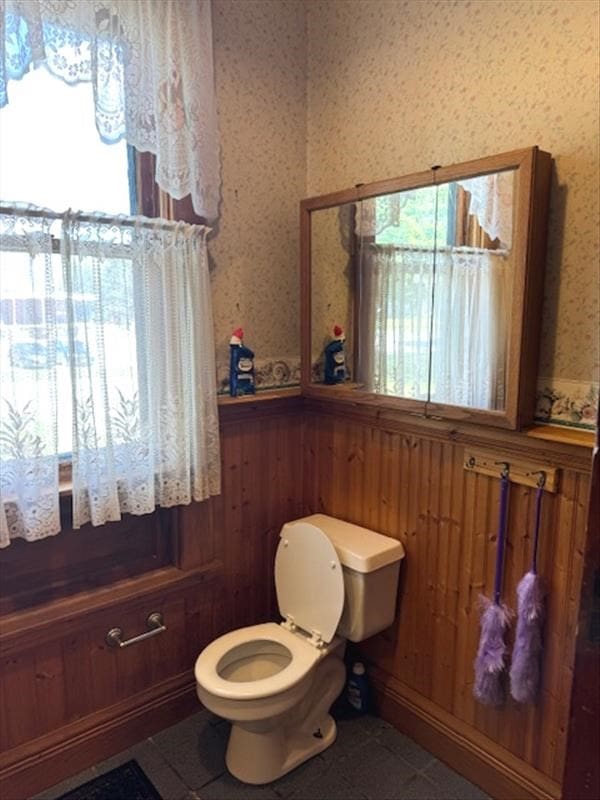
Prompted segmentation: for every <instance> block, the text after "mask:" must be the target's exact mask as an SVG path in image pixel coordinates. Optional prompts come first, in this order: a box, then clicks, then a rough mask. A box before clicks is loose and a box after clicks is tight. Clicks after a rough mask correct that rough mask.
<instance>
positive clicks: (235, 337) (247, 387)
mask: <svg viewBox="0 0 600 800" xmlns="http://www.w3.org/2000/svg"><path fill="white" fill-rule="evenodd" d="M229 352H230V358H229V394H230V395H231V396H232V397H238V396H239V395H243V394H254V393H255V392H256V386H255V383H254V353H253V352H252V350H250V348H249V347H245V346H244V331H243V330H242V329H241V328H236V329H235V330H234V332H233V333H232V334H231V339H230V340H229Z"/></svg>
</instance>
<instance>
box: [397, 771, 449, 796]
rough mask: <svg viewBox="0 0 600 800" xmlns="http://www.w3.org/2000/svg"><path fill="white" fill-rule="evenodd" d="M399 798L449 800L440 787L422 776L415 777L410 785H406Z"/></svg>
mask: <svg viewBox="0 0 600 800" xmlns="http://www.w3.org/2000/svg"><path fill="white" fill-rule="evenodd" d="M397 797H399V798H402V800H447V798H446V796H445V795H444V793H443V792H442V790H441V789H440V787H439V786H436V785H435V784H434V783H431V781H428V780H427V778H424V777H423V776H422V775H415V777H414V778H412V779H411V780H410V781H409V782H408V783H405V784H404V785H403V786H402V791H401V793H400V794H398V795H397Z"/></svg>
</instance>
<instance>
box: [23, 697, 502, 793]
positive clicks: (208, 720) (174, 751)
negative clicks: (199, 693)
mask: <svg viewBox="0 0 600 800" xmlns="http://www.w3.org/2000/svg"><path fill="white" fill-rule="evenodd" d="M228 732H229V726H228V724H227V723H225V722H223V721H222V720H219V719H217V718H216V717H213V716H212V715H211V714H209V713H208V712H207V711H201V712H199V713H198V714H195V715H194V716H192V717H188V719H186V720H184V721H183V722H180V723H179V724H178V725H174V726H173V727H172V728H167V730H164V731H161V732H160V733H158V734H156V735H155V736H153V737H152V738H150V739H146V740H145V741H143V742H140V743H139V744H137V745H135V747H132V748H130V749H129V750H126V751H125V752H123V753H119V755H116V756H113V757H112V758H110V759H108V760H107V761H104V762H102V763H101V764H98V765H97V766H95V767H92V768H91V769H88V770H85V772H82V773H80V774H79V775H76V776H75V777H73V778H70V779H69V780H67V781H64V782H63V783H61V784H59V785H57V786H54V787H52V788H51V789H47V790H46V791H44V792H42V793H41V794H39V795H37V797H36V798H35V800H55V798H57V797H60V795H62V794H64V793H65V792H67V791H69V790H70V789H74V788H75V787H76V786H79V784H81V783H85V782H86V781H89V780H91V779H92V778H94V777H96V776H97V775H101V774H102V773H103V772H107V771H108V770H110V769H113V768H114V767H116V766H118V765H119V764H121V763H123V762H125V761H129V760H130V759H132V758H135V759H136V760H137V762H138V763H139V765H140V766H141V767H142V769H143V770H144V772H145V773H146V775H147V776H148V777H149V778H150V780H151V781H152V783H153V784H154V785H155V787H156V789H157V790H158V792H159V794H160V795H161V796H162V797H163V798H164V800H254V798H256V800H282V799H284V800H288V798H289V800H338V799H339V800H396V799H397V800H489V798H488V797H487V795H486V794H485V793H484V792H483V791H482V790H481V789H478V788H477V787H476V786H474V785H473V784H472V783H469V782H468V781H466V780H465V779H464V778H462V777H461V776H460V775H458V774H457V773H456V772H453V771H452V770H451V769H449V768H448V767H446V766H445V765H444V764H442V763H441V762H440V761H438V760H437V759H436V758H434V757H433V756H432V755H431V754H430V753H428V752H427V751H426V750H423V749H422V748H421V747H419V745H417V744H416V743H415V742H413V741H412V739H409V738H407V737H406V736H403V735H402V734H401V733H399V732H398V731H396V730H395V729H394V728H393V727H392V726H391V725H389V724H388V723H387V722H384V721H383V720H381V719H379V718H378V717H374V716H370V715H367V716H363V717H356V718H354V719H341V720H338V737H337V740H336V742H335V743H334V744H333V745H332V746H331V747H330V748H328V749H327V750H325V751H324V752H323V753H321V754H320V755H319V756H316V757H315V758H313V759H311V760H310V761H308V762H307V763H305V764H303V765H302V766H300V767H298V769H296V770H294V771H293V772H290V773H288V774H287V775H285V776H284V777H283V778H281V779H280V780H278V781H276V782H275V783H272V784H270V785H269V786H248V785H246V784H242V783H240V782H239V781H237V780H235V778H233V777H232V776H231V775H230V774H229V773H228V772H227V770H226V768H225V747H226V744H227V735H228Z"/></svg>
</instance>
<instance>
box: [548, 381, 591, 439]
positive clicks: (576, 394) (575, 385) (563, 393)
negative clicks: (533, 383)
mask: <svg viewBox="0 0 600 800" xmlns="http://www.w3.org/2000/svg"><path fill="white" fill-rule="evenodd" d="M599 386H600V384H598V383H581V382H578V381H568V380H561V379H556V378H543V377H542V378H539V379H538V390H537V396H536V410H535V419H536V421H537V422H546V423H551V424H552V425H567V426H569V427H571V428H584V429H587V430H595V427H596V409H597V408H598V388H599Z"/></svg>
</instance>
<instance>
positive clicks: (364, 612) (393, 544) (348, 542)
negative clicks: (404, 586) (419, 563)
mask: <svg viewBox="0 0 600 800" xmlns="http://www.w3.org/2000/svg"><path fill="white" fill-rule="evenodd" d="M295 521H297V522H308V523H309V524H311V525H315V526H316V527H317V528H320V529H321V530H322V531H323V533H324V534H325V535H326V536H327V537H328V538H329V539H330V540H331V542H332V544H333V546H334V547H335V550H336V552H337V555H338V558H339V559H340V563H341V565H342V569H343V573H344V609H343V611H342V617H341V619H340V623H339V625H338V629H337V633H338V635H339V636H343V637H344V638H345V639H349V640H350V641H351V642H362V641H363V639H368V638H369V636H374V635H375V634H376V633H379V631H382V630H384V629H385V628H388V627H389V626H390V625H391V624H392V622H393V621H394V616H395V613H396V595H397V592H398V575H399V572H400V562H401V560H402V559H403V558H404V548H403V547H402V545H401V543H400V542H398V541H396V539H391V538H390V537H389V536H383V535H382V534H381V533H375V531H371V530H369V529H368V528H362V527H360V526H359V525H353V524H352V523H350V522H343V521H342V520H340V519H335V518H334V517H328V516H326V515H325V514H313V515H311V516H310V517H303V518H302V519H301V520H295Z"/></svg>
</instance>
